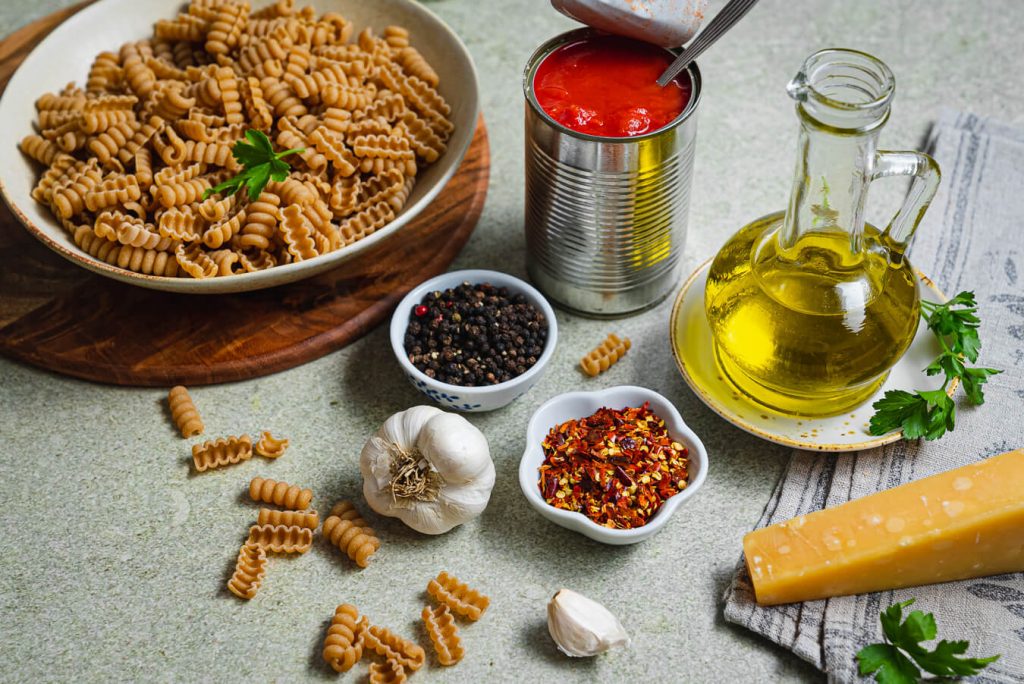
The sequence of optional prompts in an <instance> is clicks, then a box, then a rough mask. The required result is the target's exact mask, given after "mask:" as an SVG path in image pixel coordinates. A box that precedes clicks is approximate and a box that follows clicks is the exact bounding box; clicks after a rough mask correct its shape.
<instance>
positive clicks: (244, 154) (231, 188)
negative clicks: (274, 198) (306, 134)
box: [203, 128, 306, 200]
mask: <svg viewBox="0 0 1024 684" xmlns="http://www.w3.org/2000/svg"><path fill="white" fill-rule="evenodd" d="M246 140H248V141H249V142H246ZM305 151H306V148H304V147H299V148H296V149H292V150H285V151H284V152H274V146H273V145H271V144H270V138H268V137H267V136H266V134H265V133H263V132H262V131H256V130H253V129H251V128H250V129H249V130H247V131H246V132H245V140H239V141H238V142H236V143H235V146H234V147H232V148H231V156H233V157H234V158H235V159H237V160H238V163H239V164H241V165H242V166H244V167H245V170H244V171H242V172H241V173H239V174H238V175H237V176H235V177H233V178H229V179H227V180H226V181H224V182H223V183H221V184H220V185H216V186H214V187H212V188H210V189H209V190H207V191H206V192H204V193H203V199H206V198H207V197H209V196H210V195H216V194H221V193H222V194H225V195H233V194H235V193H236V192H238V191H240V190H241V189H242V188H247V189H248V190H249V199H251V200H255V199H256V198H257V197H259V196H260V193H261V192H263V188H265V187H266V186H267V182H268V181H270V180H271V179H273V180H275V181H279V182H280V181H283V180H285V179H286V178H288V172H289V171H291V167H290V166H288V162H286V161H284V160H283V159H282V158H283V157H287V156H288V155H289V154H296V153H298V152H305Z"/></svg>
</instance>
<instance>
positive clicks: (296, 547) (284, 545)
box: [249, 525, 313, 553]
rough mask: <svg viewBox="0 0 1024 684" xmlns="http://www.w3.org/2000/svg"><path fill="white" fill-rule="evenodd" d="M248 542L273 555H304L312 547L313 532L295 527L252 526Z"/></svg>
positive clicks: (305, 528)
mask: <svg viewBox="0 0 1024 684" xmlns="http://www.w3.org/2000/svg"><path fill="white" fill-rule="evenodd" d="M249 541H250V542H255V543H257V544H259V545H260V546H262V547H263V548H264V549H266V550H267V551H272V552H274V553H306V552H307V551H309V550H310V549H311V548H312V547H313V530H311V529H309V528H307V527H299V526H297V525H253V526H252V527H251V528H249Z"/></svg>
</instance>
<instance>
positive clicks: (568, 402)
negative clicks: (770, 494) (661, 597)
mask: <svg viewBox="0 0 1024 684" xmlns="http://www.w3.org/2000/svg"><path fill="white" fill-rule="evenodd" d="M645 401H649V402H650V403H651V410H652V411H654V413H656V414H657V415H659V416H661V418H662V419H664V421H665V426H666V427H667V428H668V433H669V435H671V437H672V439H674V440H675V441H677V442H679V443H680V444H682V445H683V446H685V447H686V448H687V449H688V450H689V452H690V453H689V459H690V464H689V476H690V482H689V484H688V485H687V487H686V489H684V490H683V491H681V492H679V493H678V494H676V495H675V496H672V497H670V498H669V499H668V500H667V501H665V503H663V504H662V506H661V508H660V509H659V510H658V512H657V513H655V514H654V517H652V518H651V519H650V520H649V521H648V522H647V524H646V525H644V526H643V527H635V528H633V529H631V530H613V529H610V528H607V527H602V526H601V525H598V524H597V523H595V522H594V521H593V520H591V519H590V518H588V517H587V516H585V515H583V514H582V513H576V512H574V511H566V510H562V509H561V508H555V507H554V506H551V505H549V504H548V502H546V501H545V500H544V497H543V496H541V493H540V489H539V488H538V486H537V479H538V477H539V475H538V472H539V470H538V469H539V468H540V466H541V465H542V464H543V463H544V447H543V446H542V444H541V443H542V442H543V441H544V437H546V436H547V434H548V431H550V430H551V428H553V427H554V426H556V425H558V424H560V423H564V422H565V421H567V420H573V419H575V418H586V417H587V416H589V415H592V414H593V413H595V412H596V411H597V410H598V409H599V408H601V407H602V406H607V407H609V408H613V409H622V408H625V407H627V406H642V405H643V403H644V402H645ZM707 475H708V452H707V451H706V450H705V449H704V444H703V443H702V442H701V441H700V438H699V437H697V435H696V433H694V431H693V430H691V429H690V428H689V426H687V425H686V422H685V421H684V420H683V417H682V416H681V415H679V411H678V410H677V409H676V407H675V406H673V405H672V402H670V401H669V400H668V399H666V398H665V397H663V396H661V395H660V394H658V393H657V392H655V391H654V390H649V389H647V388H645V387H632V386H629V385H620V386H618V387H609V388H608V389H603V390H599V391H596V392H566V393H565V394H559V395H558V396H556V397H553V398H552V399H549V400H548V401H546V402H544V404H543V405H542V406H541V407H540V408H539V409H537V411H536V412H535V413H534V414H533V417H532V418H530V424H529V425H528V426H527V428H526V449H525V451H523V458H522V460H521V461H519V487H520V489H522V490H523V495H524V496H525V497H526V500H527V501H529V502H530V505H531V506H533V508H534V509H535V510H536V511H537V512H538V513H540V514H541V515H543V516H544V517H545V518H547V519H548V520H550V521H551V522H553V523H555V524H557V525H561V526H562V527H565V528H567V529H570V530H575V531H576V532H579V533H580V534H583V535H585V536H587V537H590V538H591V539H594V540H596V541H599V542H603V543H605V544H614V545H616V546H618V545H623V544H636V543H637V542H641V541H643V540H645V539H647V538H649V537H651V536H653V535H655V534H657V533H658V532H659V531H661V530H662V529H663V528H664V527H665V525H666V524H668V521H669V518H671V517H672V514H673V513H675V511H676V509H677V508H679V506H680V505H681V504H682V503H683V502H684V501H687V500H689V499H691V498H692V497H693V496H694V495H695V494H696V493H697V490H699V489H700V487H701V485H703V484H704V478H706V477H707Z"/></svg>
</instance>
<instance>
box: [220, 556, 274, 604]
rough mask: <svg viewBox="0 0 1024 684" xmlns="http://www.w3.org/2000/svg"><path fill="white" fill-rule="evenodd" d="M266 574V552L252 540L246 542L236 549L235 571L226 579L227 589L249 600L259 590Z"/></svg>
mask: <svg viewBox="0 0 1024 684" xmlns="http://www.w3.org/2000/svg"><path fill="white" fill-rule="evenodd" d="M266 574H267V552H266V551H264V549H263V547H262V546H260V545H259V544H255V543H253V542H246V543H245V544H243V545H242V548H241V549H239V551H238V561H236V563H235V572H234V573H233V574H232V575H231V579H229V580H228V590H229V591H230V592H231V593H232V594H234V595H235V596H237V597H238V598H241V599H245V600H247V601H248V600H249V599H251V598H252V597H253V596H255V595H256V592H257V591H259V588H260V585H261V584H262V583H263V578H264V577H265V576H266Z"/></svg>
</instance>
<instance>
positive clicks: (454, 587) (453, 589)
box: [427, 571, 491, 620]
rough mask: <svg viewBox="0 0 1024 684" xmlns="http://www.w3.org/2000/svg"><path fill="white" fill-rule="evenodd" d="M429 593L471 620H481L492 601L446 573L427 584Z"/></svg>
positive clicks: (442, 572)
mask: <svg viewBox="0 0 1024 684" xmlns="http://www.w3.org/2000/svg"><path fill="white" fill-rule="evenodd" d="M427 593H428V594H430V595H431V596H433V597H434V599H435V600H436V601H437V602H438V603H440V604H442V605H445V606H448V608H450V609H451V610H452V612H454V613H458V614H459V615H461V616H463V617H465V618H468V619H470V620H479V619H480V616H481V615H483V614H484V611H485V610H487V606H489V605H490V603H491V600H490V599H489V598H487V597H486V596H484V595H483V594H481V593H480V592H479V591H477V590H476V589H471V588H470V587H469V586H468V585H466V584H464V583H462V582H460V581H459V580H458V579H456V578H455V577H453V576H451V575H449V574H448V573H447V572H445V571H441V573H440V574H438V576H437V577H436V578H435V579H432V580H430V583H429V584H427Z"/></svg>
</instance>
